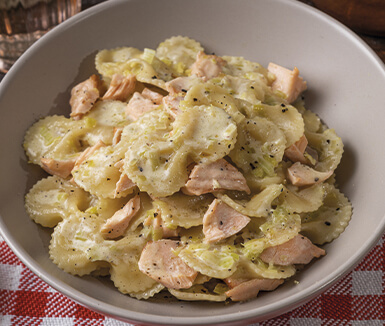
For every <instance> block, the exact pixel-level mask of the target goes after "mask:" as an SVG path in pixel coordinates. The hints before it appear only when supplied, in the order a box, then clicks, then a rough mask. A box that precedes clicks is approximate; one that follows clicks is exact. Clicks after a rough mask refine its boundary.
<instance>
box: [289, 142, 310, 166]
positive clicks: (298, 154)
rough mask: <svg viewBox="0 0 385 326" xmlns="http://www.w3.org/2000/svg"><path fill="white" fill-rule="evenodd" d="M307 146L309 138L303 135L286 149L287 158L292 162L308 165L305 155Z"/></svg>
mask: <svg viewBox="0 0 385 326" xmlns="http://www.w3.org/2000/svg"><path fill="white" fill-rule="evenodd" d="M307 144H308V141H307V138H306V136H305V135H303V136H302V137H301V138H300V139H299V140H297V141H296V142H295V143H294V144H293V145H291V146H289V147H288V148H286V149H285V156H286V157H287V158H288V159H289V160H290V161H292V162H301V163H303V164H306V163H307V159H306V157H305V156H304V155H303V154H304V153H305V150H306V147H307Z"/></svg>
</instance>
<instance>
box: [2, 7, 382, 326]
mask: <svg viewBox="0 0 385 326" xmlns="http://www.w3.org/2000/svg"><path fill="white" fill-rule="evenodd" d="M101 1H103V0H88V1H84V3H83V8H88V7H90V6H92V5H95V4H97V3H99V2H101ZM300 1H302V2H305V3H307V4H309V5H312V3H311V1H310V0H300ZM360 37H361V38H362V39H363V40H364V41H366V42H367V43H368V44H369V46H371V47H372V48H373V50H374V51H375V52H376V53H377V54H378V56H379V57H380V58H381V59H382V60H383V61H384V62H385V38H379V37H374V36H366V35H360ZM384 240H385V235H384V236H383V237H382V239H381V240H380V241H379V242H378V243H377V244H376V246H375V247H374V248H373V249H372V250H371V251H370V252H369V254H368V255H367V256H366V257H365V258H364V259H363V260H362V261H361V262H360V263H359V264H358V265H357V266H356V267H355V269H354V270H353V271H351V272H350V273H349V274H348V275H346V276H345V277H344V278H342V279H341V280H340V281H339V282H338V283H336V284H335V285H334V286H333V287H331V288H330V289H329V290H327V291H326V292H325V293H323V294H321V295H319V296H318V297H316V298H315V299H313V300H312V301H310V302H308V303H306V304H305V305H303V306H301V307H299V308H297V309H294V310H292V311H290V312H288V313H286V314H284V315H281V316H278V317H276V318H273V319H270V320H267V321H264V322H261V323H258V324H253V325H255V326H257V325H260V326H283V325H295V326H313V325H314V326H319V325H352V326H380V325H385V292H384V286H385V284H384V280H385V259H384V256H385V244H384V243H385V242H384ZM0 325H1V326H10V325H20V326H21V325H36V326H37V325H47V326H51V325H57V326H62V325H63V326H67V325H68V326H70V325H71V326H72V325H87V326H94V325H105V326H107V325H108V326H119V325H122V326H123V325H130V324H126V323H123V322H121V321H117V320H115V319H112V318H109V317H106V316H103V315H100V314H98V313H95V312H93V311H91V310H89V309H87V308H85V307H83V306H81V305H79V304H77V303H75V302H73V301H72V300H70V299H68V298H66V297H65V296H64V295H62V294H60V293H58V292H57V291H56V290H54V289H53V288H51V287H50V286H49V285H47V284H46V283H44V282H43V281H41V280H40V279H39V278H38V277H37V276H36V275H34V274H33V273H32V272H31V271H30V270H29V269H28V268H27V267H25V266H24V264H23V263H22V262H21V261H20V260H19V259H18V258H17V257H16V256H15V254H14V253H13V252H12V251H11V249H10V248H9V247H8V245H7V244H6V243H5V241H4V240H3V239H2V238H1V237H0Z"/></svg>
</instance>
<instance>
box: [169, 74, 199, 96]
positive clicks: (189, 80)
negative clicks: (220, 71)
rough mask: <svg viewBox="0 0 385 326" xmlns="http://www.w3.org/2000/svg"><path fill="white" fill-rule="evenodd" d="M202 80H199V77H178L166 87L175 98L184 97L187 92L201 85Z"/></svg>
mask: <svg viewBox="0 0 385 326" xmlns="http://www.w3.org/2000/svg"><path fill="white" fill-rule="evenodd" d="M201 82H202V80H201V79H200V78H197V76H189V77H177V78H175V79H173V80H170V81H168V82H167V83H166V84H165V86H166V90H167V92H169V94H170V95H173V96H177V95H179V96H183V97H184V95H185V94H186V93H187V91H188V90H189V89H190V88H191V87H193V86H194V85H197V84H199V83H201Z"/></svg>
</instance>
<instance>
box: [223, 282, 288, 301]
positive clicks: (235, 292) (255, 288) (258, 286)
mask: <svg viewBox="0 0 385 326" xmlns="http://www.w3.org/2000/svg"><path fill="white" fill-rule="evenodd" d="M283 282H284V280H278V279H257V278H256V279H252V280H250V281H246V282H242V283H241V284H239V285H237V286H235V287H234V288H232V289H230V290H228V291H226V295H227V296H228V297H229V298H231V300H233V301H246V300H250V299H253V298H255V297H256V296H257V295H258V293H259V291H273V290H275V289H276V288H277V287H278V286H279V285H281V284H282V283H283Z"/></svg>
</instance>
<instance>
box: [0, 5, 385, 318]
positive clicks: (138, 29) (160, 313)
mask: <svg viewBox="0 0 385 326" xmlns="http://www.w3.org/2000/svg"><path fill="white" fill-rule="evenodd" d="M178 34H180V35H186V36H190V37H192V38H195V39H197V40H199V41H200V42H201V43H202V44H203V45H204V47H205V48H206V49H208V51H210V52H215V53H217V54H219V55H225V54H228V55H238V56H244V57H246V58H248V59H250V60H254V61H257V62H259V63H261V64H263V65H267V64H268V62H269V61H273V62H276V63H279V64H281V65H283V66H287V67H293V66H297V67H299V69H300V71H301V74H302V75H303V76H304V77H305V79H306V80H307V81H308V86H309V89H308V91H307V93H306V103H307V107H308V108H310V109H311V110H313V111H314V112H316V113H318V114H319V115H320V116H321V117H322V118H323V119H324V121H325V122H326V123H327V124H328V125H329V126H330V127H332V128H335V129H336V130H337V132H338V134H339V135H340V136H341V137H342V139H343V141H344V143H345V154H344V157H343V160H342V163H341V165H340V167H339V168H338V171H337V172H338V178H337V180H338V182H339V184H340V187H341V189H342V191H343V192H344V193H345V194H346V195H347V196H348V197H349V198H350V200H351V201H352V203H353V206H354V214H353V219H352V221H351V223H350V225H349V227H348V228H347V229H346V231H345V232H344V233H343V234H342V235H341V236H340V237H339V238H338V239H337V240H335V241H334V242H333V243H331V244H329V245H326V246H325V249H326V250H327V253H328V254H327V256H325V257H323V258H322V259H320V260H318V261H315V262H314V263H313V264H311V265H310V266H308V268H306V269H305V270H304V271H302V272H301V273H299V274H298V276H297V277H296V279H297V280H298V281H299V284H297V285H295V284H294V282H290V281H289V282H287V283H286V284H285V285H283V286H282V287H280V288H278V289H277V290H276V291H274V292H271V293H263V294H261V295H260V296H259V297H258V298H257V299H256V300H253V301H250V302H247V303H243V304H239V303H235V304H230V305H223V304H215V303H199V302H191V303H187V302H183V303H180V302H151V301H149V302H146V301H138V300H136V299H133V298H130V297H129V296H125V295H123V294H120V293H119V292H118V291H117V290H116V289H115V288H114V287H113V286H112V285H111V283H110V282H104V281H101V280H99V279H96V278H92V277H83V278H80V277H74V276H71V275H68V274H66V273H64V272H62V271H61V270H59V269H58V268H57V267H56V266H55V265H54V264H53V263H52V262H51V261H50V260H49V258H48V243H49V239H50V232H49V230H46V229H43V228H41V227H40V226H38V225H36V224H34V223H33V222H32V221H31V220H30V219H29V217H28V216H27V215H26V213H25V211H24V207H23V199H24V195H25V193H26V191H27V190H28V189H29V188H30V187H31V186H32V184H33V183H34V182H35V181H36V180H37V176H38V175H39V174H40V172H38V170H39V168H36V167H34V166H30V165H28V164H27V161H26V157H25V155H24V152H23V148H22V146H21V144H22V142H23V136H24V132H25V130H26V129H27V128H28V127H29V126H30V125H31V124H32V123H33V122H34V121H35V120H36V119H37V118H39V117H42V116H45V115H48V114H54V113H66V114H67V112H68V111H67V110H68V104H67V103H68V100H69V93H70V89H71V87H73V86H74V85H75V84H76V83H78V82H80V81H82V80H84V79H86V78H87V77H88V76H89V75H90V74H92V73H94V72H95V70H94V66H93V59H94V55H95V53H96V51H98V50H99V49H104V48H112V47H116V46H122V45H129V46H135V47H138V48H144V47H155V46H156V45H157V44H158V43H159V42H160V41H162V40H163V39H165V38H167V37H170V36H173V35H178ZM384 90H385V70H384V65H383V63H382V62H381V61H380V60H379V59H378V58H377V57H376V56H375V55H374V54H373V52H372V51H371V50H370V49H369V48H368V47H367V46H366V45H365V44H364V43H363V42H362V41H361V40H360V39H359V38H358V37H357V36H355V35H354V34H353V33H351V32H350V31H349V30H348V29H346V28H345V27H343V26H342V25H340V24H339V23H337V22H336V21H334V20H332V19H331V18H329V17H328V16H326V15H324V14H322V13H320V12H319V11H317V10H314V9H312V8H310V7H308V6H306V5H304V4H302V3H299V2H297V1H292V0H237V1H235V0H194V1H192V0H167V1H166V0H120V1H119V0H117V1H115V0H112V1H108V2H106V3H103V4H101V5H98V6H96V7H93V8H91V9H89V10H87V11H85V12H83V13H81V14H79V15H77V16H76V17H74V18H72V19H70V20H68V21H67V22H65V23H63V24H62V25H60V26H59V27H58V28H56V29H54V30H53V31H52V32H50V33H48V34H47V35H46V36H45V37H43V38H42V39H41V40H40V41H38V42H37V43H35V44H34V45H33V46H32V47H31V48H30V49H29V50H28V51H27V52H26V53H25V55H23V56H22V57H21V58H20V59H19V61H18V62H17V63H16V64H15V66H14V67H13V68H12V69H11V71H10V72H9V74H7V76H6V77H5V79H4V80H3V81H2V82H1V84H0V110H1V111H0V114H1V119H0V148H1V151H0V153H1V160H0V175H1V177H0V180H1V185H0V216H1V218H0V229H1V234H2V236H3V237H4V238H5V240H6V241H7V243H8V244H9V245H10V247H11V248H12V249H13V250H14V252H15V253H16V254H17V255H18V257H19V258H20V259H21V260H22V261H23V262H24V263H25V264H26V265H27V266H28V267H29V268H30V269H31V270H32V271H33V272H34V273H36V274H37V275H38V276H39V277H41V278H42V279H43V280H44V281H46V282H47V283H49V284H50V285H51V286H52V287H54V288H55V289H57V290H58V291H60V292H62V293H63V294H65V295H67V296H68V297H70V298H72V299H74V300H75V301H77V302H79V303H81V304H83V305H85V306H87V307H89V308H91V309H94V310H96V311H98V312H101V313H104V314H107V315H110V316H114V317H116V318H118V319H120V320H125V321H130V322H135V323H144V324H163V325H198V324H199V325H201V324H218V325H227V324H229V325H230V324H231V325H235V324H246V323H248V322H251V321H261V320H263V319H267V318H270V317H273V316H276V315H278V314H281V313H284V312H286V311H288V310H290V309H292V308H294V307H296V306H298V305H300V304H303V303H304V302H305V301H307V300H309V299H311V298H313V297H315V296H316V295H317V294H319V293H320V292H322V291H324V290H325V289H326V288H328V287H329V286H330V285H331V284H332V283H333V282H335V281H336V280H337V279H339V278H340V277H342V276H343V275H344V274H346V273H347V272H348V271H349V270H351V269H352V268H353V267H354V265H355V264H356V263H358V262H359V261H360V260H361V259H362V258H363V257H364V255H365V254H366V253H367V252H368V251H369V250H370V248H371V247H372V246H373V245H374V244H375V243H376V242H377V240H378V239H379V237H380V236H381V235H382V233H383V231H384V226H385V218H384V212H385V200H384V199H383V190H384V187H385V168H384V162H385V151H384V150H383V149H384V140H383V139H384V136H385V131H384V122H385V110H384V103H385V91H384Z"/></svg>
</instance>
